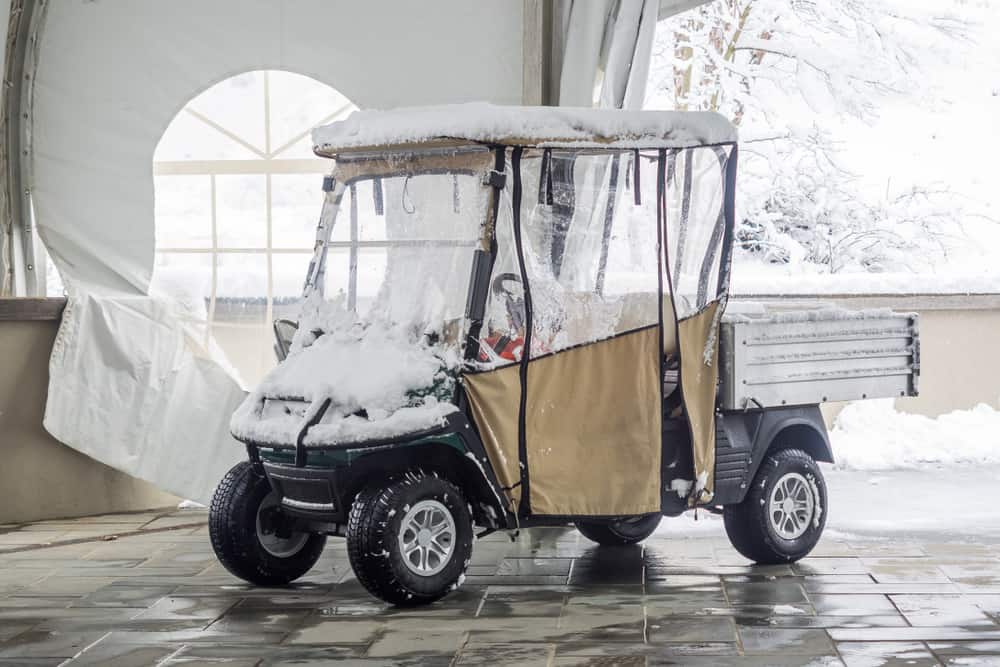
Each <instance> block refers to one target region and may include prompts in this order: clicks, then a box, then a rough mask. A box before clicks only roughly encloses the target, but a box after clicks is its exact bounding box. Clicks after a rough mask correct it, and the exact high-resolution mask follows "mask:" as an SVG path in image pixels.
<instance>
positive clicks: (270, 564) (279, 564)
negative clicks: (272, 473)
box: [208, 461, 326, 586]
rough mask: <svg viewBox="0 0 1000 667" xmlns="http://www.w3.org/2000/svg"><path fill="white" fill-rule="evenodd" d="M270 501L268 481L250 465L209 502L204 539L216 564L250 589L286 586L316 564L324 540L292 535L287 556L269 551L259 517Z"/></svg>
mask: <svg viewBox="0 0 1000 667" xmlns="http://www.w3.org/2000/svg"><path fill="white" fill-rule="evenodd" d="M270 496H271V485H270V483H269V482H268V481H267V477H265V476H264V475H262V474H260V473H258V472H257V471H255V470H254V469H253V466H252V465H251V464H250V462H249V461H241V462H239V463H237V464H236V465H235V466H233V467H232V468H231V469H230V470H229V472H227V473H226V476H225V477H223V478H222V481H221V482H219V486H218V487H216V489H215V495H213V496H212V505H211V507H210V508H209V510H208V534H209V537H210V538H211V540H212V548H213V549H214V550H215V555H216V556H217V557H218V558H219V562H221V563H222V564H223V566H225V568H226V569H227V570H229V571H230V572H231V573H232V574H234V575H236V576H237V577H239V578H240V579H243V580H244V581H249V582H250V583H252V584H258V585H261V586H284V585H285V584H288V583H291V582H292V581H295V580H296V579H298V578H299V577H301V576H302V575H303V574H305V573H306V572H308V571H309V570H310V569H311V568H312V566H313V565H315V564H316V561H317V560H319V557H320V555H321V554H322V553H323V547H324V546H325V545H326V536H325V535H318V534H309V535H307V534H305V533H292V534H291V536H290V537H289V541H288V544H287V546H288V550H289V553H288V554H287V555H283V554H282V555H275V553H272V552H271V551H269V550H268V547H266V546H265V545H264V544H263V543H262V542H261V535H260V533H259V531H258V528H257V526H258V522H257V516H258V511H259V510H260V508H261V505H262V504H263V503H264V502H265V499H267V500H268V502H273V497H271V498H269V497H270ZM299 543H301V545H300V544H299ZM272 548H274V547H272Z"/></svg>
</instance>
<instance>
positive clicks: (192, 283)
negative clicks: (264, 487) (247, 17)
mask: <svg viewBox="0 0 1000 667" xmlns="http://www.w3.org/2000/svg"><path fill="white" fill-rule="evenodd" d="M355 108H356V107H355V106H354V104H352V103H351V102H350V101H349V100H348V99H347V98H345V97H344V96H343V95H341V94H340V93H338V92H337V91H336V90H334V89H333V88H331V87H329V86H327V85H326V84H323V83H320V82H319V81H316V80H314V79H311V78H309V77H306V76H302V75H299V74H292V73H290V72H281V71H255V72H247V73H245V74H240V75H238V76H234V77H232V78H229V79H226V80H225V81H222V82H220V83H218V84H216V85H215V86H212V87H211V88H209V89H208V90H206V91H205V92H203V93H201V94H200V95H198V96H197V97H195V98H194V99H192V100H191V101H190V102H189V103H188V104H187V105H186V106H185V107H184V108H183V109H182V110H181V111H180V112H179V113H178V114H177V116H176V117H175V118H174V119H173V121H171V123H170V125H169V126H168V127H167V129H166V131H165V132H164V134H163V137H162V138H161V139H160V142H159V144H158V145H157V147H156V152H155V154H154V157H153V174H154V176H153V177H154V183H155V193H156V195H155V196H156V263H155V270H154V273H153V287H154V289H157V290H160V291H162V292H165V293H167V294H169V295H171V296H173V297H175V298H177V299H179V300H180V301H181V302H182V303H183V304H185V306H186V309H187V312H188V316H189V317H190V319H191V320H192V322H194V323H196V324H198V325H200V326H203V328H204V335H205V340H206V343H208V342H209V341H211V340H212V339H213V338H214V340H215V341H216V342H217V343H218V344H219V345H220V346H221V348H222V350H223V351H224V352H225V353H226V355H227V357H228V358H229V360H230V362H231V363H232V365H233V366H234V368H235V369H236V370H237V371H238V372H239V374H240V376H241V378H242V379H243V380H244V381H245V382H247V383H250V384H253V383H255V382H256V381H257V380H259V379H260V377H261V376H262V375H263V374H264V373H265V372H266V371H267V370H268V369H269V368H270V367H271V366H273V364H274V356H273V352H272V348H271V344H272V336H271V322H272V321H273V320H274V319H275V318H277V317H283V316H288V315H294V310H295V303H296V302H297V300H298V297H299V295H300V293H301V289H302V281H303V279H304V277H305V272H306V267H307V265H308V262H309V255H310V254H311V252H312V249H313V242H314V236H315V228H316V221H317V218H318V215H319V210H320V204H321V201H322V193H321V192H320V185H321V179H322V174H323V173H324V172H326V171H328V169H329V164H328V162H327V161H326V160H321V159H319V158H316V157H315V156H314V155H313V154H312V141H311V138H310V130H311V129H312V128H313V127H314V126H316V125H319V124H322V123H328V122H330V121H333V120H336V119H338V118H341V117H344V116H346V115H347V114H349V113H350V112H351V111H353V110H354V109H355Z"/></svg>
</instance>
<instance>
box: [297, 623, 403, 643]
mask: <svg viewBox="0 0 1000 667" xmlns="http://www.w3.org/2000/svg"><path fill="white" fill-rule="evenodd" d="M384 627H385V624H384V623H381V622H377V621H360V620H341V619H337V620H322V621H318V622H315V623H312V624H307V625H305V626H303V627H302V628H300V629H299V630H296V631H295V632H293V633H292V634H291V635H290V636H289V637H288V638H287V639H286V640H285V642H284V643H285V644H325V645H340V644H370V643H371V642H372V641H373V640H374V639H375V637H376V635H377V634H378V633H379V632H380V631H381V630H382V629H383V628H384Z"/></svg>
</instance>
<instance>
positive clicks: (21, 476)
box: [0, 299, 178, 523]
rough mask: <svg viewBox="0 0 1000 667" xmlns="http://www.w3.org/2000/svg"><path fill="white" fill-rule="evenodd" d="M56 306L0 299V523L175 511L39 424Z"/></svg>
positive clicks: (57, 302)
mask: <svg viewBox="0 0 1000 667" xmlns="http://www.w3.org/2000/svg"><path fill="white" fill-rule="evenodd" d="M64 305H65V300H63V299H12V300H6V299H0V313H6V315H4V316H0V359H2V360H3V361H2V362H0V460H2V461H3V464H2V465H0V489H3V495H4V497H3V502H2V503H0V523H21V522H25V521H37V520H40V519H54V518H66V517H78V516H87V515H92V514H104V513H109V512H127V511H135V510H142V509H150V508H159V507H165V506H174V507H176V505H177V502H178V499H177V498H175V497H174V496H171V495H169V494H166V493H163V492H161V491H159V490H158V489H157V488H156V487H154V486H152V485H151V484H148V483H147V482H143V481H141V480H138V479H135V478H134V477H130V476H129V475H126V474H124V473H121V472H118V471H117V470H114V469H112V468H109V467H108V466H106V465H104V464H103V463H99V462H97V461H95V460H94V459H91V458H89V457H87V456H85V455H83V454H81V453H79V452H77V451H76V450H73V449H70V448H69V447H67V446H65V445H63V444H62V443H60V442H59V441H57V440H55V439H54V438H53V437H52V436H50V435H49V434H48V433H47V432H46V431H45V429H44V428H43V427H42V416H43V414H44V412H45V397H46V394H47V391H48V383H49V372H48V369H49V355H50V354H51V351H52V343H53V341H54V340H55V336H56V331H57V330H58V328H59V318H58V316H55V317H53V316H52V315H53V313H58V312H61V310H62V307H63V306H64ZM13 313H18V316H17V317H16V318H15V317H14V315H13Z"/></svg>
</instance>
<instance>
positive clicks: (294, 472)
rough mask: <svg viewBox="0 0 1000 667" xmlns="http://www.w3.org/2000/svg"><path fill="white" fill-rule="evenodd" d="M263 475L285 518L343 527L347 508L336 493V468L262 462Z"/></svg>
mask: <svg viewBox="0 0 1000 667" xmlns="http://www.w3.org/2000/svg"><path fill="white" fill-rule="evenodd" d="M262 463H263V466H264V472H265V473H266V474H267V478H268V480H269V481H270V482H271V488H273V489H274V490H275V491H276V492H277V493H278V495H279V496H280V497H281V508H282V510H284V511H285V512H287V513H288V514H293V515H296V516H300V517H303V518H307V519H312V520H316V521H322V522H327V523H346V522H347V512H348V510H349V508H348V507H344V504H345V503H344V501H343V500H342V498H341V495H340V493H339V491H340V489H341V484H340V481H341V480H340V479H339V477H340V474H341V470H340V469H338V468H305V467H301V468H300V467H296V466H295V465H294V464H293V465H285V464H281V463H271V462H268V461H263V462H262Z"/></svg>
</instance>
